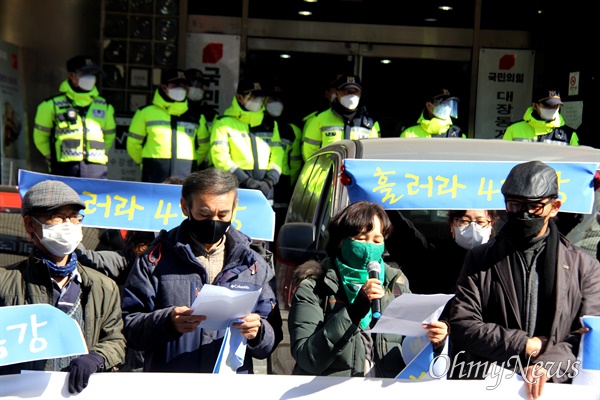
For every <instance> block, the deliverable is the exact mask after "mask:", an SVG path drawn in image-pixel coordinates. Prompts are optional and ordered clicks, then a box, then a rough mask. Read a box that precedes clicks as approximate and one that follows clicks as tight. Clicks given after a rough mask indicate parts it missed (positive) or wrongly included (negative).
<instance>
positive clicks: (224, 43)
mask: <svg viewBox="0 0 600 400" xmlns="http://www.w3.org/2000/svg"><path fill="white" fill-rule="evenodd" d="M185 67H186V68H197V69H199V70H200V71H202V72H203V73H204V104H205V105H207V106H211V107H213V108H214V109H215V110H216V111H217V112H218V113H219V115H223V112H224V111H225V110H226V109H227V108H228V107H229V106H230V105H231V100H232V99H233V96H234V95H235V92H236V90H237V83H238V80H239V77H240V37H239V36H236V35H219V34H212V33H188V35H187V44H186V61H185ZM207 122H209V123H210V122H211V121H207Z"/></svg>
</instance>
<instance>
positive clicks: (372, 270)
mask: <svg viewBox="0 0 600 400" xmlns="http://www.w3.org/2000/svg"><path fill="white" fill-rule="evenodd" d="M380 270H381V265H380V264H379V263H378V262H377V261H370V262H369V263H368V264H367V271H369V279H371V278H374V279H379V271H380ZM371 310H372V312H373V318H375V319H379V317H381V301H380V300H379V299H375V300H373V301H372V302H371Z"/></svg>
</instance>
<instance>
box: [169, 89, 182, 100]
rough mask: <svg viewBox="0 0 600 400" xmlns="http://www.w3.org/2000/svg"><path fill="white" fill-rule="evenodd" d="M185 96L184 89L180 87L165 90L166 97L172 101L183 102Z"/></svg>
mask: <svg viewBox="0 0 600 400" xmlns="http://www.w3.org/2000/svg"><path fill="white" fill-rule="evenodd" d="M185 95H186V93H185V89H184V88H182V87H175V88H170V89H167V96H169V98H170V99H171V100H173V101H184V100H185Z"/></svg>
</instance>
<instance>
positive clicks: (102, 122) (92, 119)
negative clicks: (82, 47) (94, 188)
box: [33, 55, 116, 179]
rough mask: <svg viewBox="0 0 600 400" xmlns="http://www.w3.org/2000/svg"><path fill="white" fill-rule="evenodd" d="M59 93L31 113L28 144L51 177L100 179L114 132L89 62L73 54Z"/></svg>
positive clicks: (96, 69) (111, 113)
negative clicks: (31, 138)
mask: <svg viewBox="0 0 600 400" xmlns="http://www.w3.org/2000/svg"><path fill="white" fill-rule="evenodd" d="M67 71H68V74H67V79H66V80H65V81H63V82H62V83H61V84H60V88H59V91H60V94H58V95H56V96H53V97H51V98H49V99H46V100H44V101H43V102H42V103H40V105H39V106H38V108H37V112H36V115H35V125H34V128H33V141H34V143H35V147H36V148H37V149H38V150H39V152H40V153H41V154H42V155H43V156H44V157H45V158H46V160H47V161H48V164H49V172H50V173H52V174H54V175H62V176H75V177H81V178H96V179H106V177H107V172H108V168H107V164H108V150H110V148H111V146H112V144H113V142H114V139H115V133H116V122H115V117H114V114H115V111H114V108H113V107H112V106H111V105H110V104H108V103H107V102H106V100H105V99H104V98H103V97H101V96H100V95H99V93H98V89H97V88H96V77H97V75H98V74H100V73H101V72H102V70H101V69H100V67H99V66H98V65H97V64H95V63H94V61H93V60H92V59H91V58H90V57H88V56H85V55H78V56H75V57H73V58H71V59H70V60H68V61H67Z"/></svg>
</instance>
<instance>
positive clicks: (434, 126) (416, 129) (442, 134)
mask: <svg viewBox="0 0 600 400" xmlns="http://www.w3.org/2000/svg"><path fill="white" fill-rule="evenodd" d="M424 113H425V112H424V111H423V112H422V113H421V116H420V117H419V119H418V120H417V125H413V126H409V127H408V128H406V129H405V130H404V131H402V133H401V134H400V137H401V138H451V137H458V138H466V137H467V135H465V134H464V133H462V131H461V129H460V128H459V127H458V126H456V125H453V121H452V119H451V118H447V119H441V118H437V117H433V118H431V119H427V118H425V117H424Z"/></svg>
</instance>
